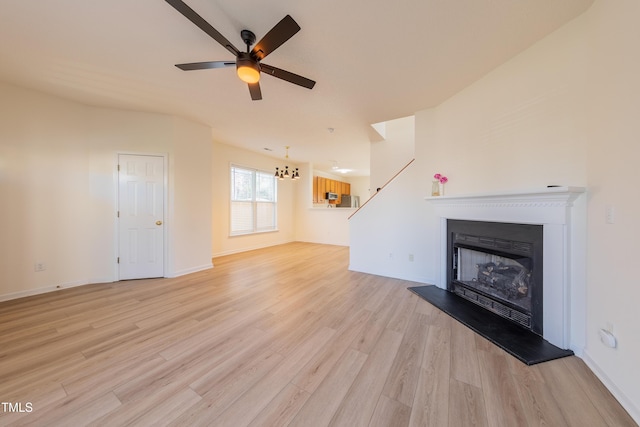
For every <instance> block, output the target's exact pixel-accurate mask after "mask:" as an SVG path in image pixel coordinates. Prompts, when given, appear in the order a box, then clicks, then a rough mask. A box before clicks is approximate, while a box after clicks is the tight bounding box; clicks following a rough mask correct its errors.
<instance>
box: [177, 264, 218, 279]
mask: <svg viewBox="0 0 640 427" xmlns="http://www.w3.org/2000/svg"><path fill="white" fill-rule="evenodd" d="M211 268H213V263H209V264H205V265H200V266H197V267H191V268H185V269H182V270H178V271H175V272H174V273H173V274H172V275H170V276H167V277H180V276H184V275H186V274H191V273H197V272H198V271H204V270H209V269H211Z"/></svg>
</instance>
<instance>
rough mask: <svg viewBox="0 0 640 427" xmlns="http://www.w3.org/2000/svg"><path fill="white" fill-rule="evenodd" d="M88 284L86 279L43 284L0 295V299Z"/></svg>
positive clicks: (29, 295) (7, 299) (28, 295)
mask: <svg viewBox="0 0 640 427" xmlns="http://www.w3.org/2000/svg"><path fill="white" fill-rule="evenodd" d="M88 284H89V282H87V281H83V280H77V281H74V282H68V283H62V284H59V285H51V286H45V287H42V288H37V289H28V290H25V291H18V292H13V293H10V294H4V295H0V301H9V300H13V299H18V298H25V297H31V296H34V295H40V294H46V293H48V292H55V291H60V290H62V289H68V288H75V287H77V286H84V285H88Z"/></svg>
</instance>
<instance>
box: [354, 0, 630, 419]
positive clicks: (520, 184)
mask: <svg viewBox="0 0 640 427" xmlns="http://www.w3.org/2000/svg"><path fill="white" fill-rule="evenodd" d="M637 16H640V3H639V2H637V1H635V0H598V1H597V2H596V3H595V4H594V6H593V7H592V8H591V9H589V10H588V11H587V12H586V13H585V14H583V15H582V16H580V17H578V18H577V19H575V20H574V21H572V22H570V23H568V24H567V25H565V26H564V27H562V28H560V29H559V30H558V31H556V32H554V33H553V34H551V35H550V36H549V37H547V38H545V39H544V40H542V41H540V42H539V43H537V44H535V45H534V46H532V47H531V48H530V49H528V50H527V51H525V52H523V53H522V54H520V55H518V56H516V57H515V58H513V59H512V60H510V61H508V62H507V63H505V64H503V65H502V66H500V67H499V68H497V69H496V70H494V71H493V72H491V73H489V74H488V75H487V76H485V77H484V78H482V79H480V80H479V81H477V82H476V83H474V84H473V85H471V86H470V87H468V88H466V89H465V90H463V91H461V92H460V93H458V94H457V95H455V96H454V97H452V98H451V99H449V100H448V101H446V102H444V103H443V104H441V105H439V106H438V107H436V108H434V109H431V110H425V111H419V112H417V113H416V162H414V164H413V165H412V167H411V170H410V171H408V173H407V178H402V179H403V180H404V181H403V182H405V183H406V184H407V185H411V191H410V192H409V194H408V195H407V197H408V198H409V199H411V201H409V202H408V206H409V207H410V209H415V212H416V214H411V213H408V212H406V211H405V210H402V211H400V210H395V211H394V210H392V209H390V208H389V206H391V205H393V204H394V202H395V200H394V199H393V192H388V193H386V194H385V192H384V191H383V193H382V194H380V195H379V196H376V198H374V199H373V200H372V201H371V202H370V203H369V204H368V205H367V206H366V207H365V209H364V210H363V212H361V213H362V215H361V213H358V214H357V215H356V216H355V217H354V219H353V220H352V224H351V242H352V244H351V257H352V266H354V264H356V263H357V269H359V270H360V271H368V272H371V273H376V274H385V275H388V276H392V277H401V278H404V277H406V276H407V271H410V270H407V266H406V263H404V262H403V263H399V262H397V263H395V264H394V263H393V262H391V261H389V260H388V253H389V252H390V251H396V250H397V249H396V248H399V247H400V248H404V247H405V246H408V245H407V244H406V242H405V240H406V235H407V233H408V231H407V230H408V229H413V230H414V233H415V234H416V235H418V236H424V239H423V242H424V244H423V245H421V246H420V247H419V248H418V249H417V251H419V253H418V254H417V255H416V257H419V258H420V259H424V261H425V262H424V264H421V270H420V271H412V274H415V275H416V276H417V277H424V278H426V279H427V280H426V281H427V282H429V281H430V280H429V278H430V277H435V275H436V271H437V267H438V261H437V260H438V256H439V255H438V254H437V249H434V248H433V247H431V246H430V244H429V241H430V240H433V239H430V238H429V236H433V235H434V233H435V232H437V223H436V221H434V215H433V212H431V211H430V208H429V207H425V208H422V207H421V203H422V204H423V205H426V204H427V203H426V202H424V200H422V199H423V198H424V196H426V195H427V194H429V191H430V190H429V189H430V182H431V179H432V176H433V174H434V173H442V174H444V175H446V176H447V177H448V178H449V183H448V184H447V194H472V193H483V192H498V191H510V190H514V191H516V190H525V189H533V188H541V187H545V186H547V185H554V184H557V185H567V186H584V187H587V189H588V195H587V197H588V199H587V211H588V225H587V227H586V228H587V240H588V247H587V257H588V262H587V265H586V266H584V268H585V269H586V275H585V277H587V284H586V288H587V303H586V307H574V308H575V309H578V310H582V311H584V312H585V313H586V315H585V316H586V319H585V322H586V331H587V333H586V335H587V336H586V337H585V339H584V340H582V341H584V342H586V346H585V349H584V351H583V354H584V357H585V361H586V362H587V363H588V364H589V366H590V367H591V368H592V369H593V370H594V372H596V374H598V375H599V376H600V378H601V379H602V380H603V382H604V383H605V384H606V385H607V386H608V387H609V389H610V390H611V391H612V392H613V394H614V395H615V396H616V397H617V398H618V399H619V400H620V402H621V403H622V404H623V406H625V408H626V409H627V410H628V411H629V412H630V413H631V415H632V416H633V417H634V418H635V420H636V421H640V405H639V404H638V402H640V371H638V370H637V369H636V363H637V360H639V359H640V339H639V337H640V326H639V324H638V322H636V321H635V319H634V318H633V316H634V313H635V311H637V304H636V302H637V301H639V300H640V287H638V286H637V283H636V272H635V269H634V268H633V267H632V266H633V265H634V263H635V262H636V261H637V260H636V259H637V254H638V250H637V247H636V242H638V241H640V226H639V225H638V222H637V217H638V213H639V212H640V199H639V198H638V197H637V186H638V184H639V183H640V168H638V166H637V159H638V158H639V154H640V144H638V135H640V121H639V120H638V117H640V78H639V77H638V76H640V51H639V50H638V49H637V40H640V27H639V26H638V25H636V19H635V18H636V17H637ZM607 205H610V206H613V207H614V208H615V212H616V218H615V224H605V221H604V219H605V218H604V212H605V206H607ZM368 209H369V210H370V211H369V212H367V210H368ZM423 215H424V216H423ZM409 222H410V223H409ZM376 223H377V224H378V225H379V227H378V228H377V230H378V234H376V235H375V236H371V235H370V234H369V233H368V229H370V228H372V226H373V225H375V224H376ZM383 224H384V225H383ZM379 242H383V243H382V244H379ZM408 242H409V243H411V240H408ZM381 270H384V271H383V272H382V271H381ZM607 325H613V333H614V334H615V335H616V336H617V338H618V340H619V345H618V348H617V349H610V348H607V347H605V346H604V345H603V344H602V343H601V342H600V341H599V338H598V334H597V332H598V329H600V328H603V327H607Z"/></svg>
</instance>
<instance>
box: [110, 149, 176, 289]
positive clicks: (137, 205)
mask: <svg viewBox="0 0 640 427" xmlns="http://www.w3.org/2000/svg"><path fill="white" fill-rule="evenodd" d="M118 165H119V168H118V259H119V261H118V269H119V279H120V280H128V279H143V278H149V277H163V276H164V194H165V189H164V186H165V177H164V173H165V171H164V157H162V156H144V155H130V154H120V155H118Z"/></svg>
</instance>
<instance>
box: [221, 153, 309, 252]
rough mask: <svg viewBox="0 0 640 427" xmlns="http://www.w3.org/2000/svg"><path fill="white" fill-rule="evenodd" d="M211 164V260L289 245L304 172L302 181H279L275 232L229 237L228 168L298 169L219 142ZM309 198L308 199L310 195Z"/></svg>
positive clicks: (292, 234) (303, 174)
mask: <svg viewBox="0 0 640 427" xmlns="http://www.w3.org/2000/svg"><path fill="white" fill-rule="evenodd" d="M212 146H213V150H212V153H211V161H212V165H213V173H212V182H213V185H212V187H211V189H212V193H211V194H212V200H213V206H214V209H213V216H212V218H211V219H210V221H211V223H212V228H213V240H212V246H211V253H212V254H213V256H214V257H216V256H221V255H228V254H232V253H236V252H243V251H248V250H252V249H258V248H263V247H267V246H274V245H280V244H283V243H288V242H292V241H293V240H294V233H295V221H294V216H293V212H294V206H295V203H296V197H297V194H296V188H297V187H298V186H301V185H304V182H306V181H305V180H306V179H308V178H307V177H306V173H304V170H301V171H300V175H301V177H302V179H300V180H296V181H292V180H290V179H285V180H282V181H278V231H276V232H269V233H259V234H250V235H244V236H230V235H229V230H230V220H229V212H230V201H229V198H230V191H231V181H230V179H231V175H230V169H229V168H230V165H231V164H232V163H233V164H237V165H240V166H247V167H250V168H254V169H260V170H264V171H273V172H274V173H275V169H276V167H283V166H285V163H286V164H287V165H288V166H289V169H291V168H292V167H294V168H295V167H299V165H295V164H294V163H291V162H284V159H282V160H280V159H276V158H274V157H269V156H265V155H263V154H260V153H255V152H253V151H248V150H244V149H241V148H237V147H233V146H230V145H226V144H222V143H219V142H213V143H212ZM309 197H311V195H310V193H309Z"/></svg>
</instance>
